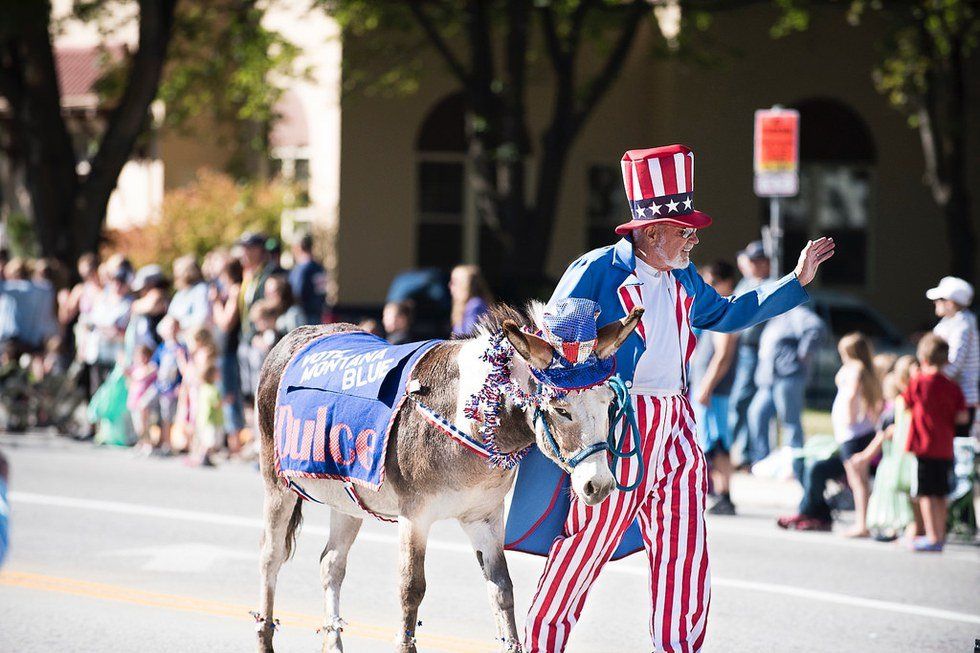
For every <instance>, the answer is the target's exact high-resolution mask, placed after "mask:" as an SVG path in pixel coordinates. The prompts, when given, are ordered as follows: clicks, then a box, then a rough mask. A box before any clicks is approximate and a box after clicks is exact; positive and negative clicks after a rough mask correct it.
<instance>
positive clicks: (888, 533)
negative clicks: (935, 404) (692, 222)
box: [851, 356, 921, 541]
mask: <svg viewBox="0 0 980 653" xmlns="http://www.w3.org/2000/svg"><path fill="white" fill-rule="evenodd" d="M875 359H876V360H875V362H876V363H877V362H878V361H877V357H875ZM917 369H918V363H916V360H915V356H902V357H901V358H899V359H897V360H896V361H895V366H894V368H893V369H892V370H891V371H890V372H888V373H887V374H886V375H885V378H884V382H883V384H882V390H883V392H884V395H885V408H884V410H882V413H881V419H880V421H879V424H878V434H877V435H876V436H875V438H874V440H872V441H871V444H869V445H868V446H867V447H866V448H865V450H864V451H862V452H861V453H858V454H855V455H854V456H852V457H851V461H852V462H854V464H856V465H858V466H860V467H862V468H869V467H870V466H871V463H872V461H873V460H874V459H875V458H876V457H877V456H878V454H881V455H882V458H881V462H880V463H879V464H878V470H877V472H876V473H875V481H874V488H873V489H872V491H871V497H870V499H869V500H868V516H867V527H868V530H869V531H871V532H872V533H873V534H874V536H875V539H879V540H885V541H888V540H893V539H895V538H896V537H898V535H899V534H900V533H901V532H902V530H903V529H905V528H906V527H908V531H907V533H906V534H907V535H908V537H909V539H910V540H911V539H913V538H914V537H915V536H916V535H918V534H919V533H918V532H917V531H916V521H917V519H918V521H919V522H921V517H918V518H917V517H916V516H915V514H914V512H913V505H912V502H911V500H910V492H911V489H912V487H911V484H912V476H913V475H915V457H914V456H913V455H912V454H910V453H908V451H907V447H906V443H907V441H908V436H909V423H910V421H911V419H912V413H911V411H909V410H908V408H907V407H906V405H905V400H904V399H903V398H902V393H903V392H905V389H906V388H907V387H908V385H909V381H910V380H911V378H912V375H913V374H914V373H915V371H916V370H917Z"/></svg>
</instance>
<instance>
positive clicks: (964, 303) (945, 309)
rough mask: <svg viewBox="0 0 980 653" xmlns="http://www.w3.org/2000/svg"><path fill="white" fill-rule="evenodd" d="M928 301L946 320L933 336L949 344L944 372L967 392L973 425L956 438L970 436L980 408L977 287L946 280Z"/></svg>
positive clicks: (929, 293) (955, 279) (959, 430)
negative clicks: (974, 294) (976, 312)
mask: <svg viewBox="0 0 980 653" xmlns="http://www.w3.org/2000/svg"><path fill="white" fill-rule="evenodd" d="M926 297H928V298H929V299H931V300H932V301H933V303H934V304H935V305H936V316H937V317H940V318H942V319H940V320H939V324H937V325H936V326H935V327H934V328H933V330H932V332H933V333H935V334H936V335H937V336H939V337H940V338H942V339H943V340H945V341H946V342H947V343H949V364H948V365H947V366H946V368H945V369H944V370H943V371H944V372H945V373H946V375H947V376H948V377H949V378H951V379H953V381H955V382H956V383H957V384H959V386H960V389H962V390H963V396H964V397H966V406H967V410H969V412H970V421H969V422H967V423H966V424H965V425H964V426H958V427H957V430H956V435H957V436H968V435H970V428H971V427H972V426H973V420H974V418H975V417H976V413H977V404H980V333H978V331H977V316H976V315H974V314H973V312H972V311H971V310H969V307H970V304H972V303H973V286H971V285H970V284H969V283H968V282H967V281H964V280H963V279H960V278H959V277H943V278H942V279H940V280H939V285H938V286H936V287H935V288H930V289H929V290H927V291H926Z"/></svg>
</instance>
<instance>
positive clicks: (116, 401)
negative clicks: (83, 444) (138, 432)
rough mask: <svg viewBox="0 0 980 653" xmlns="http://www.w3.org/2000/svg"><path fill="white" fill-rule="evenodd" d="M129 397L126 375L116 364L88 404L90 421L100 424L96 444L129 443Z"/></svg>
mask: <svg viewBox="0 0 980 653" xmlns="http://www.w3.org/2000/svg"><path fill="white" fill-rule="evenodd" d="M127 397H128V392H127V390H126V375H125V373H124V372H123V369H122V366H120V365H116V366H115V367H114V368H113V369H112V372H110V373H109V376H108V377H106V380H105V382H104V383H103V384H102V385H101V386H99V389H98V390H96V391H95V394H94V395H92V400H91V401H90V402H89V404H88V418H89V421H90V422H95V423H97V424H98V425H99V427H98V429H97V430H96V433H95V442H96V444H111V445H116V446H120V447H125V446H128V445H129V412H128V411H127V409H126V398H127Z"/></svg>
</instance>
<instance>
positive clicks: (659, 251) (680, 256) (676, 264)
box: [651, 236, 691, 270]
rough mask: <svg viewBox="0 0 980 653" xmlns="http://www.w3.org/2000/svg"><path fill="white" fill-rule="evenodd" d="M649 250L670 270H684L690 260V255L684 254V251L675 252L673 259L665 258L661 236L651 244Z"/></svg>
mask: <svg viewBox="0 0 980 653" xmlns="http://www.w3.org/2000/svg"><path fill="white" fill-rule="evenodd" d="M651 249H652V250H653V251H654V253H655V254H656V255H657V258H659V259H660V260H661V261H663V262H664V263H665V264H666V265H667V267H669V268H670V269H671V270H680V269H682V268H686V267H687V266H688V263H689V262H690V260H691V256H690V253H689V252H685V251H684V250H681V251H679V252H677V256H675V257H674V258H667V252H666V251H665V250H664V238H663V236H661V237H660V238H658V239H657V240H656V241H654V242H653V243H652V244H651Z"/></svg>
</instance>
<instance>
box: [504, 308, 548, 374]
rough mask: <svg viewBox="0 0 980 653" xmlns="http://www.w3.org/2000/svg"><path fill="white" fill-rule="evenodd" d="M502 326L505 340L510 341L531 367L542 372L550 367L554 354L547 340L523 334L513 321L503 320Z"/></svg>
mask: <svg viewBox="0 0 980 653" xmlns="http://www.w3.org/2000/svg"><path fill="white" fill-rule="evenodd" d="M503 326H504V335H506V336H507V340H509V341H510V344H512V345H514V349H516V350H517V353H518V354H520V356H521V358H523V359H524V360H526V361H527V362H528V363H529V364H530V365H531V367H534V368H536V369H539V370H543V369H544V368H546V367H548V366H549V365H551V359H552V357H553V356H554V354H555V350H554V349H552V348H551V345H550V344H548V341H547V340H545V339H544V338H539V337H538V336H536V335H533V334H531V333H524V332H523V331H521V328H520V327H519V326H517V323H515V322H514V321H513V320H504V325H503Z"/></svg>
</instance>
